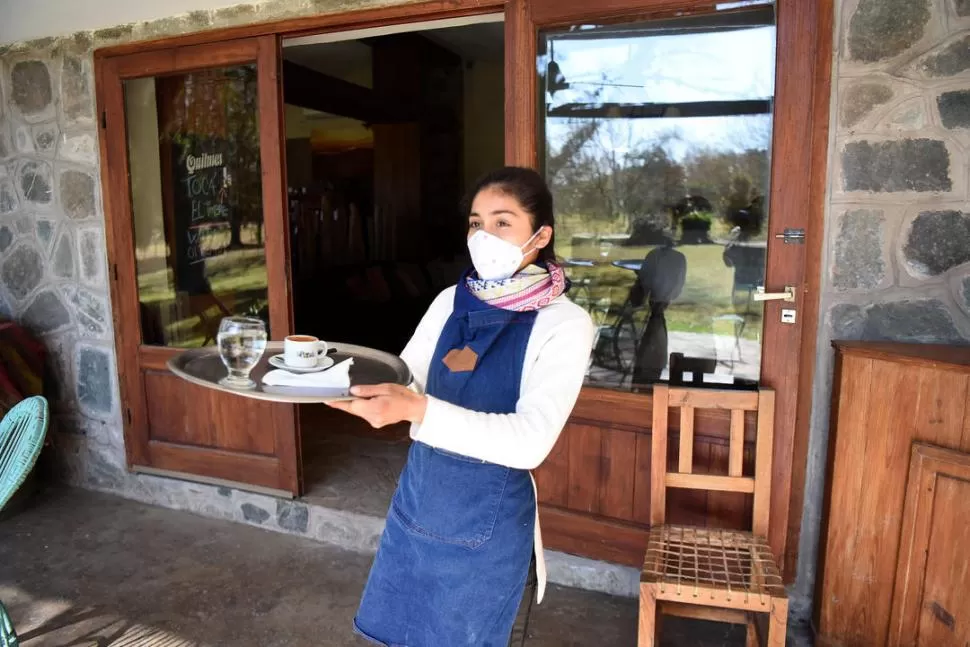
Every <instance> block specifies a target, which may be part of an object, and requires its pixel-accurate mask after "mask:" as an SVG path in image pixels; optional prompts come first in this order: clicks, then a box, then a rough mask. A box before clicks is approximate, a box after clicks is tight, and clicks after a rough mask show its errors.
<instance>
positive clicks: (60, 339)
mask: <svg viewBox="0 0 970 647" xmlns="http://www.w3.org/2000/svg"><path fill="white" fill-rule="evenodd" d="M75 341H76V333H75V332H74V331H73V330H68V331H65V333H62V334H60V335H54V336H51V337H48V338H47V339H45V346H46V347H47V365H48V369H49V370H48V374H49V375H50V376H51V377H52V378H53V381H52V382H51V383H50V385H49V387H48V384H47V383H45V385H44V386H45V388H50V390H51V393H50V398H51V404H52V405H55V406H56V408H57V409H59V410H62V411H70V410H73V409H75V408H76V406H75V405H76V400H75V399H74V389H75V386H74V344H75Z"/></svg>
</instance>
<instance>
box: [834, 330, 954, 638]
mask: <svg viewBox="0 0 970 647" xmlns="http://www.w3.org/2000/svg"><path fill="white" fill-rule="evenodd" d="M837 348H838V351H837V358H836V369H835V382H834V388H833V409H832V424H831V427H830V432H829V477H828V483H827V493H826V509H825V512H824V515H823V519H824V521H823V530H822V546H821V549H820V554H819V573H820V576H819V579H818V587H817V588H818V590H817V592H816V604H815V608H816V615H817V617H816V625H817V630H818V644H821V645H833V646H834V645H838V646H840V647H856V646H857V647H871V646H873V645H885V644H886V639H887V634H888V629H889V618H890V608H891V604H892V595H893V584H894V581H895V577H896V567H897V559H898V555H899V548H900V532H901V526H902V518H903V505H904V499H905V493H906V482H907V475H908V473H909V463H910V452H911V447H912V444H913V441H917V440H918V441H923V442H926V443H930V444H933V445H937V446H940V447H944V448H947V449H956V450H959V451H964V452H966V451H970V350H967V349H954V348H946V347H938V346H914V345H903V344H898V345H896V344H842V345H837Z"/></svg>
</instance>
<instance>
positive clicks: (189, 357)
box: [168, 341, 411, 404]
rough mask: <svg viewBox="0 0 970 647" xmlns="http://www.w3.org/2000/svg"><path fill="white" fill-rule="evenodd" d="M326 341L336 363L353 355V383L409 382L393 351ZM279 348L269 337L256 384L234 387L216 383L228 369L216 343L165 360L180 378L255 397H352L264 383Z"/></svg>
mask: <svg viewBox="0 0 970 647" xmlns="http://www.w3.org/2000/svg"><path fill="white" fill-rule="evenodd" d="M327 344H328V346H330V348H332V349H336V352H334V353H332V354H331V355H330V357H332V358H333V359H334V362H335V363H339V362H342V361H343V360H345V359H347V358H348V357H353V358H354V365H353V366H351V367H350V383H351V385H353V386H358V385H362V384H383V383H388V382H389V383H392V384H400V385H401V386H408V385H409V384H410V383H411V371H410V369H408V367H407V364H405V363H404V361H403V360H402V359H401V358H400V357H397V356H396V355H391V354H390V353H385V352H384V351H380V350H375V349H373V348H367V347H366V346H355V345H353V344H342V343H338V342H327ZM282 352H283V342H281V341H271V342H268V343H267V344H266V351H265V352H264V353H263V356H262V357H261V358H260V360H259V363H258V364H256V366H255V367H254V368H253V370H252V372H251V373H250V374H249V377H250V378H252V379H253V381H255V382H256V387H255V388H252V389H233V388H230V387H227V386H223V385H221V384H219V380H221V379H222V378H224V377H225V376H226V375H227V371H226V366H225V364H223V363H222V359H221V358H220V357H219V350H218V348H217V347H216V346H205V347H204V348H193V349H190V350H187V351H184V352H182V353H180V354H178V355H177V356H175V357H173V358H172V359H170V360H168V368H169V370H171V371H172V372H173V373H175V374H176V375H177V376H179V377H180V378H182V379H184V380H187V381H188V382H191V383H193V384H198V385H199V386H203V387H206V388H209V389H216V390H217V391H223V392H224V393H233V394H235V395H240V396H242V397H244V398H253V399H255V400H269V401H271V402H292V403H295V404H311V403H318V402H332V401H335V400H352V399H353V396H351V395H350V394H349V393H348V392H347V390H346V389H321V388H313V387H293V386H267V385H265V384H263V382H262V378H263V375H265V374H266V373H267V372H268V371H271V370H274V369H273V367H272V366H270V364H269V358H270V357H272V356H273V355H276V354H278V353H282Z"/></svg>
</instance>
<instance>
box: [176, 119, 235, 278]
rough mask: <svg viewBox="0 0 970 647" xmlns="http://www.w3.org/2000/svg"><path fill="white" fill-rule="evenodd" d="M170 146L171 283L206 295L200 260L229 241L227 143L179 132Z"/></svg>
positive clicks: (230, 215) (230, 216) (203, 270)
mask: <svg viewBox="0 0 970 647" xmlns="http://www.w3.org/2000/svg"><path fill="white" fill-rule="evenodd" d="M171 145H172V156H171V159H172V191H173V193H174V200H173V206H174V209H175V256H176V259H175V267H176V273H175V277H176V287H177V289H178V290H179V291H181V292H187V293H189V294H207V293H210V292H211V291H212V290H211V287H210V286H209V281H208V279H207V278H206V271H205V266H206V261H207V260H208V259H210V258H213V257H215V256H219V255H220V254H223V253H224V252H225V251H226V249H227V248H228V247H229V242H230V240H231V237H232V236H231V232H232V225H231V218H232V212H231V209H230V206H229V205H230V200H229V198H230V191H231V189H232V183H231V177H230V174H229V167H228V162H229V156H228V150H229V146H228V144H227V142H226V141H225V140H222V139H219V138H214V137H205V138H203V137H197V136H192V135H181V136H179V137H178V138H177V139H173V140H172V142H171Z"/></svg>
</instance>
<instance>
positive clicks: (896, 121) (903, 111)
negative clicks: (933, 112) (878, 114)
mask: <svg viewBox="0 0 970 647" xmlns="http://www.w3.org/2000/svg"><path fill="white" fill-rule="evenodd" d="M928 123H929V120H928V119H927V117H926V107H925V105H924V103H923V98H922V97H916V98H914V99H908V100H906V101H903V102H902V103H900V104H899V105H898V106H896V107H895V108H893V109H892V111H891V112H890V113H889V114H888V115H886V117H885V118H884V119H882V120H881V121H880V123H879V125H878V127H879V128H880V129H882V130H889V131H893V132H905V131H913V130H922V129H923V128H925V127H926V125H927V124H928Z"/></svg>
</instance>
